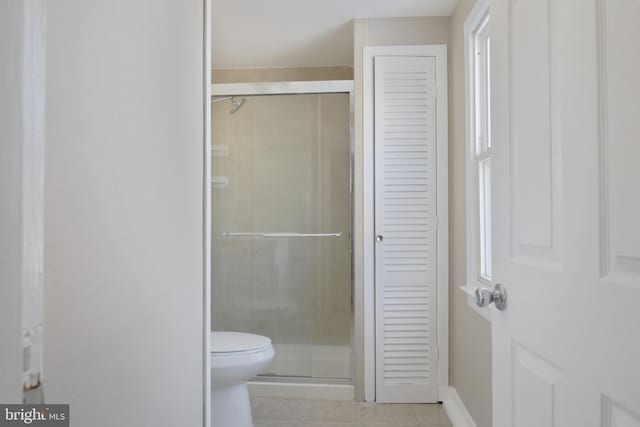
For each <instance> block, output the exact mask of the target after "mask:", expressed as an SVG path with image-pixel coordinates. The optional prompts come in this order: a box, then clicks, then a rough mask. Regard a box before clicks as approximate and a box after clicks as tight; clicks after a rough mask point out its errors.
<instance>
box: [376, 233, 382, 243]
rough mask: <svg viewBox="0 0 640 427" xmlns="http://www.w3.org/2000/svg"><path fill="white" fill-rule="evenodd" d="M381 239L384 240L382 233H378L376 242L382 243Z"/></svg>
mask: <svg viewBox="0 0 640 427" xmlns="http://www.w3.org/2000/svg"><path fill="white" fill-rule="evenodd" d="M383 240H384V237H382V234H378V235H377V236H376V242H378V243H382V241H383Z"/></svg>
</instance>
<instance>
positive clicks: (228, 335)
mask: <svg viewBox="0 0 640 427" xmlns="http://www.w3.org/2000/svg"><path fill="white" fill-rule="evenodd" d="M270 348H271V339H269V338H267V337H264V336H262V335H255V334H247V333H244V332H222V331H214V332H211V354H212V355H214V356H216V357H217V356H232V355H238V354H251V353H261V352H263V351H265V350H269V349H270Z"/></svg>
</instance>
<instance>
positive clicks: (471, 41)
mask: <svg viewBox="0 0 640 427" xmlns="http://www.w3.org/2000/svg"><path fill="white" fill-rule="evenodd" d="M488 19H489V1H488V0H478V1H477V2H476V5H475V6H474V8H473V9H472V10H471V12H470V13H469V16H468V17H467V19H466V21H465V24H464V37H465V38H464V40H465V43H464V51H465V110H466V120H465V128H466V134H465V145H466V150H465V153H466V185H467V191H466V193H467V196H466V197H467V199H466V202H467V210H466V220H467V283H466V285H465V286H462V287H461V289H462V290H463V291H464V292H465V293H467V295H468V304H469V306H470V307H471V308H473V309H474V310H475V311H476V312H478V313H479V314H480V315H481V316H482V317H484V318H485V319H487V320H488V321H491V316H492V311H491V309H490V308H489V307H483V308H480V307H478V306H477V305H476V304H475V301H474V300H473V294H474V292H475V290H476V289H477V288H479V287H481V286H485V287H486V286H490V287H491V286H492V285H493V284H492V282H491V280H490V279H489V278H485V277H482V275H481V271H480V270H481V267H480V265H481V250H480V244H481V229H480V228H481V224H480V222H481V221H480V215H481V212H480V197H481V192H480V178H479V173H480V172H479V165H480V163H481V162H482V161H484V160H487V159H490V158H491V148H490V147H484V148H482V147H480V148H479V147H478V146H479V145H480V143H479V141H480V138H479V137H478V136H479V135H478V130H477V129H478V127H479V125H480V127H481V129H484V130H485V132H486V133H487V134H488V133H489V132H490V129H489V128H490V117H487V121H486V122H485V123H478V120H477V102H476V96H475V94H476V93H477V92H476V86H477V84H478V82H477V80H478V69H477V66H476V64H477V61H478V60H477V56H476V50H477V49H476V48H477V46H476V40H477V36H478V34H479V33H481V32H484V31H486V30H487V21H488ZM487 89H488V88H487ZM488 95H489V94H488V93H487V96H488ZM488 116H490V114H489V115H488ZM481 136H482V135H481ZM489 209H490V208H489ZM489 214H490V212H489ZM489 239H490V236H489Z"/></svg>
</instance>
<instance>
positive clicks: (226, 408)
mask: <svg viewBox="0 0 640 427" xmlns="http://www.w3.org/2000/svg"><path fill="white" fill-rule="evenodd" d="M274 356H275V351H274V350H273V346H272V345H271V340H270V339H269V338H267V337H263V336H262V335H254V334H245V333H241V332H211V387H212V391H211V400H212V402H211V410H212V414H211V419H212V427H253V419H252V417H251V404H250V402H249V392H248V390H247V383H246V381H247V380H248V379H250V378H253V377H255V376H256V375H258V374H260V373H262V372H264V370H265V369H267V367H268V366H269V364H270V363H271V361H272V360H273V357H274Z"/></svg>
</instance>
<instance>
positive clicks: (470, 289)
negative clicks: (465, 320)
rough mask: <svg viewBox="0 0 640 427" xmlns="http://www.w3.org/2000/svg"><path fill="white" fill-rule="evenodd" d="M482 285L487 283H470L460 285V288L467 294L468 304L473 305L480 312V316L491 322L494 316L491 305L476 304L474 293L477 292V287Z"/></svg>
mask: <svg viewBox="0 0 640 427" xmlns="http://www.w3.org/2000/svg"><path fill="white" fill-rule="evenodd" d="M481 286H486V285H483V284H482V283H480V282H476V283H470V284H467V285H466V286H460V290H461V291H462V292H464V293H465V294H467V304H468V305H469V307H471V308H472V309H473V310H474V311H475V312H476V313H478V314H479V315H480V316H482V317H483V318H485V319H486V320H488V321H489V323H491V318H492V315H493V311H492V310H491V306H489V307H478V306H477V305H476V302H475V301H474V299H473V295H474V293H475V292H476V289H478V288H479V287H481Z"/></svg>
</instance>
